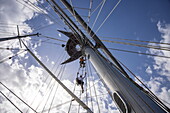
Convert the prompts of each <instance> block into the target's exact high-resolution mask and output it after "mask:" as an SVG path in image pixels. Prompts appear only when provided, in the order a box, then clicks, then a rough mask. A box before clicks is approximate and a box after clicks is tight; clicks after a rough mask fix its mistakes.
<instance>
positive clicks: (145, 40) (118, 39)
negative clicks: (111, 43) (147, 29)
mask: <svg viewBox="0 0 170 113" xmlns="http://www.w3.org/2000/svg"><path fill="white" fill-rule="evenodd" d="M99 38H109V39H117V40H127V41H136V42H147V43H154V44H165V45H170V43H164V42H154V41H146V40H134V39H124V38H113V37H99Z"/></svg>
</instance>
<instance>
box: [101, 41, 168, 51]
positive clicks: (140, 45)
mask: <svg viewBox="0 0 170 113" xmlns="http://www.w3.org/2000/svg"><path fill="white" fill-rule="evenodd" d="M102 41H106V42H111V43H118V44H124V45H132V46H137V47H144V48H152V49H158V50H165V51H170V48H168V47H161V46H152V45H144V44H134V43H127V42H119V41H109V40H102Z"/></svg>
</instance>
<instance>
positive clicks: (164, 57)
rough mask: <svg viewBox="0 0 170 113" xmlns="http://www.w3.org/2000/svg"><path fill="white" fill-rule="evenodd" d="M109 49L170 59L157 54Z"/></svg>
mask: <svg viewBox="0 0 170 113" xmlns="http://www.w3.org/2000/svg"><path fill="white" fill-rule="evenodd" d="M108 49H110V50H115V51H122V52H128V53H136V54H141V55H147V56H155V57H161V58H170V57H169V56H162V55H155V54H149V53H141V52H136V51H129V50H123V49H115V48H108Z"/></svg>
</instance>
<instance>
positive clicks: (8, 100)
mask: <svg viewBox="0 0 170 113" xmlns="http://www.w3.org/2000/svg"><path fill="white" fill-rule="evenodd" d="M0 93H1V94H2V95H3V96H4V97H5V98H6V99H7V100H8V101H9V102H10V103H11V104H12V105H13V106H14V107H15V108H16V109H18V111H20V112H21V113H23V112H22V111H21V110H20V109H19V108H18V107H17V106H16V105H15V104H14V103H13V102H12V101H11V100H10V99H9V98H8V97H7V96H5V94H4V93H2V91H0Z"/></svg>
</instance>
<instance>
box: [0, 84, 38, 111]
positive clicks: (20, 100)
mask: <svg viewBox="0 0 170 113" xmlns="http://www.w3.org/2000/svg"><path fill="white" fill-rule="evenodd" d="M0 84H1V85H2V86H4V87H5V88H6V89H7V90H8V91H9V92H10V93H12V94H13V95H14V96H15V97H17V98H18V99H19V100H20V101H21V102H23V103H24V104H25V105H27V106H28V107H29V108H30V109H32V110H33V111H34V112H35V113H37V111H36V110H34V109H33V108H32V107H31V106H30V105H28V104H27V103H26V102H25V101H24V100H22V99H21V98H20V97H19V96H18V95H16V94H15V93H14V92H13V91H11V90H10V89H9V88H8V87H7V86H6V85H4V84H3V83H2V82H0Z"/></svg>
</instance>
